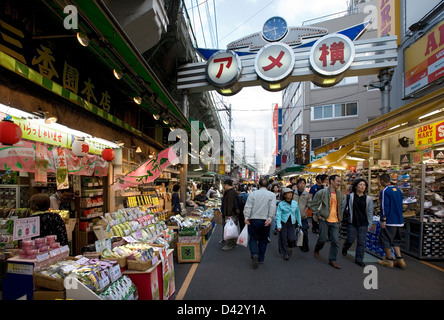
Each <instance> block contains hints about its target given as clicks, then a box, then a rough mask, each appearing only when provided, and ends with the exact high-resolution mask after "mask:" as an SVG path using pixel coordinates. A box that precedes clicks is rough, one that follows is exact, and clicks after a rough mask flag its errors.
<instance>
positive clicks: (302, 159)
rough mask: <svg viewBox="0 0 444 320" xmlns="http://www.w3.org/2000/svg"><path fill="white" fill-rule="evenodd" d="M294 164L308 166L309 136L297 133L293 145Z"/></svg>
mask: <svg viewBox="0 0 444 320" xmlns="http://www.w3.org/2000/svg"><path fill="white" fill-rule="evenodd" d="M294 163H295V164H302V165H305V164H309V163H310V135H309V134H301V133H298V134H296V135H295V143H294Z"/></svg>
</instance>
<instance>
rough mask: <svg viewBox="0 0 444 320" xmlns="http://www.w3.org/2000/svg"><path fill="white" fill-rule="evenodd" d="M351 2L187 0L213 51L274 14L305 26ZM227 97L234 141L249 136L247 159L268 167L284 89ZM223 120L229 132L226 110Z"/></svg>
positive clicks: (204, 43) (202, 42)
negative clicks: (275, 118) (274, 109)
mask: <svg viewBox="0 0 444 320" xmlns="http://www.w3.org/2000/svg"><path fill="white" fill-rule="evenodd" d="M347 3H348V1H347V0H208V1H206V0H186V1H185V4H186V7H187V9H188V13H189V16H190V19H191V24H192V27H193V29H194V32H195V35H196V38H197V41H198V45H199V47H201V48H213V49H226V46H227V44H228V43H230V42H232V41H235V40H237V39H239V38H241V37H244V36H247V35H250V34H252V33H255V32H258V31H260V30H261V29H262V26H263V24H264V22H265V21H266V20H267V19H268V18H271V17H273V16H280V17H282V18H284V19H285V20H286V21H287V24H288V26H301V25H302V23H303V22H304V21H306V20H311V19H315V18H320V17H322V16H325V15H329V14H334V13H337V12H341V11H345V10H346V9H347ZM201 21H202V23H201ZM216 32H217V36H216ZM223 99H224V101H226V102H227V103H231V107H232V115H233V130H232V137H233V139H236V140H240V139H242V138H243V137H245V139H246V149H247V151H246V155H247V160H248V162H249V163H251V164H253V157H254V155H255V154H256V160H257V161H259V162H264V163H266V166H268V165H269V164H271V162H272V156H271V154H272V152H273V148H274V144H273V143H274V142H273V141H272V137H273V131H272V106H273V104H274V103H278V104H279V106H280V105H281V103H282V92H277V93H271V92H268V91H266V90H264V89H262V88H261V87H250V88H243V89H242V90H241V91H240V92H239V93H238V94H236V95H234V96H231V97H223ZM221 119H222V121H223V122H224V125H225V126H226V128H227V130H228V124H227V122H226V113H225V112H222V113H221ZM265 137H268V138H269V139H265ZM264 139H265V140H266V141H265V143H264ZM236 149H237V150H238V152H239V153H242V150H243V145H242V143H236Z"/></svg>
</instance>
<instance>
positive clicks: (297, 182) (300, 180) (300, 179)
mask: <svg viewBox="0 0 444 320" xmlns="http://www.w3.org/2000/svg"><path fill="white" fill-rule="evenodd" d="M299 182H305V184H307V180H305V179H304V178H299V179H298V181H296V184H299Z"/></svg>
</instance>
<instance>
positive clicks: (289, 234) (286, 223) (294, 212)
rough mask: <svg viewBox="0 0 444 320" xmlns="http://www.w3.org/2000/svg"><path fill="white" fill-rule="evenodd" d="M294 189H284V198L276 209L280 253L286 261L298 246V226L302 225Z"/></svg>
mask: <svg viewBox="0 0 444 320" xmlns="http://www.w3.org/2000/svg"><path fill="white" fill-rule="evenodd" d="M293 195H294V193H293V190H292V189H290V188H283V189H282V200H281V201H280V202H279V204H278V206H277V209H276V227H277V229H278V231H279V238H278V245H279V253H280V254H282V256H283V258H284V260H285V261H288V260H289V259H290V256H291V253H292V249H293V248H294V247H295V246H296V227H297V226H300V225H302V223H301V214H300V212H299V205H298V203H297V202H296V201H294V200H293Z"/></svg>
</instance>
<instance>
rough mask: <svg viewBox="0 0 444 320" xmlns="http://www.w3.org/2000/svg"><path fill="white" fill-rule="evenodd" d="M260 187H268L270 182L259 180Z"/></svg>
mask: <svg viewBox="0 0 444 320" xmlns="http://www.w3.org/2000/svg"><path fill="white" fill-rule="evenodd" d="M259 186H260V187H265V188H266V187H268V180H267V179H260V180H259Z"/></svg>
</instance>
